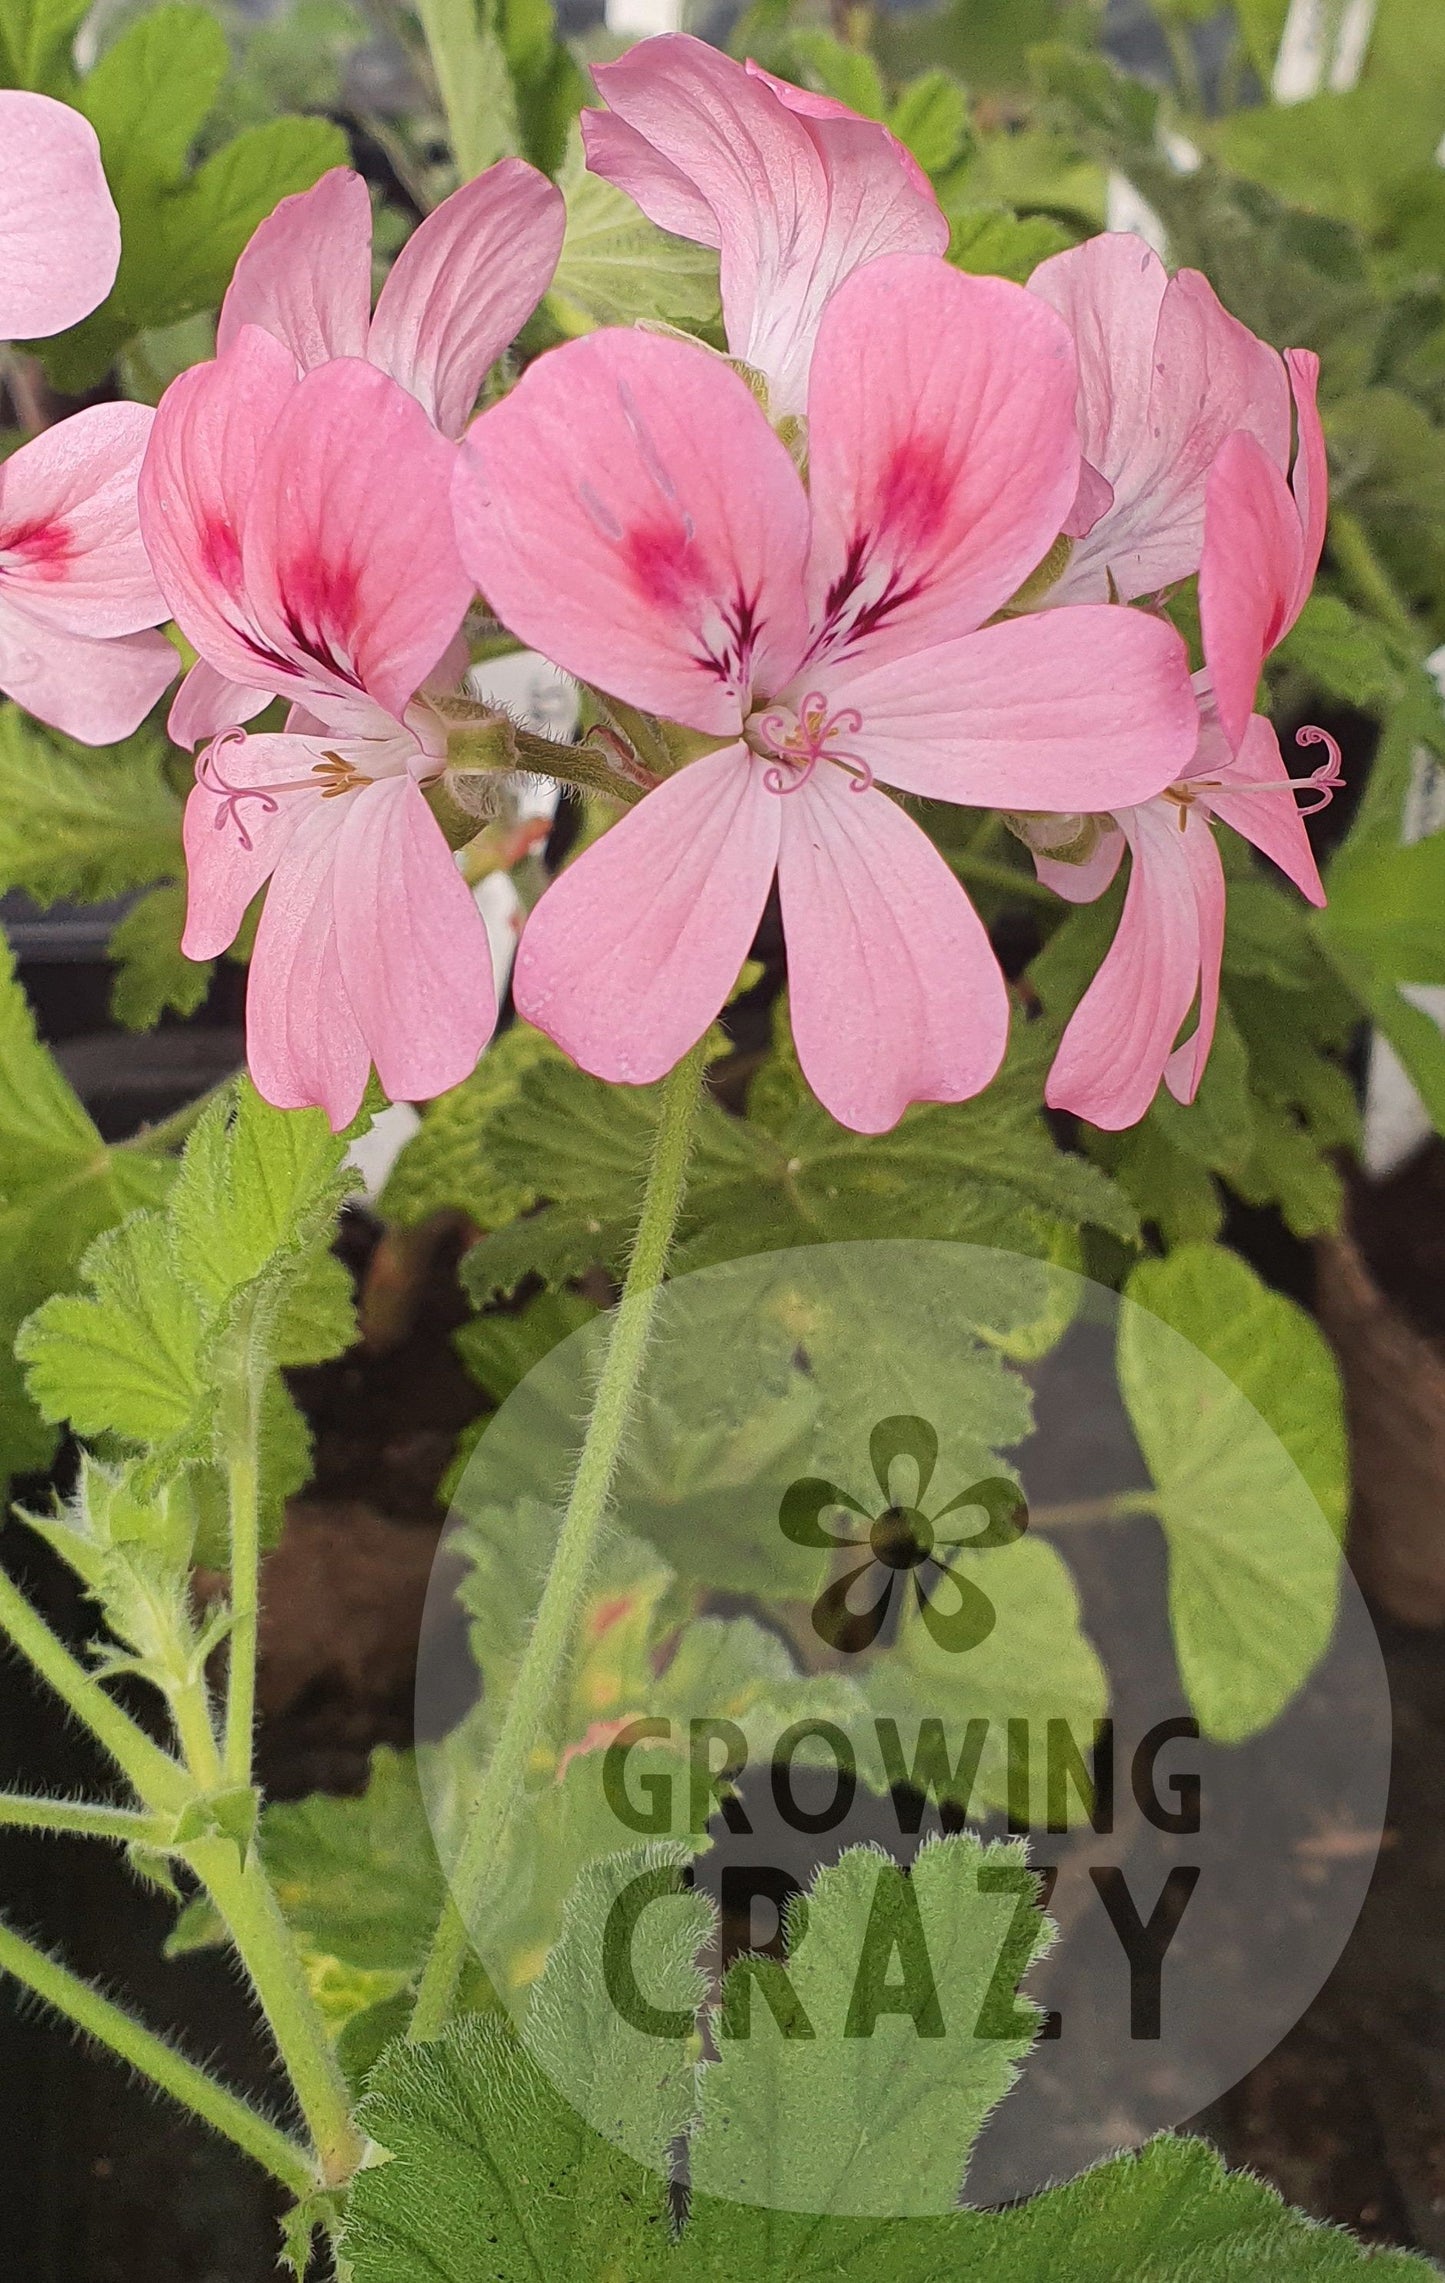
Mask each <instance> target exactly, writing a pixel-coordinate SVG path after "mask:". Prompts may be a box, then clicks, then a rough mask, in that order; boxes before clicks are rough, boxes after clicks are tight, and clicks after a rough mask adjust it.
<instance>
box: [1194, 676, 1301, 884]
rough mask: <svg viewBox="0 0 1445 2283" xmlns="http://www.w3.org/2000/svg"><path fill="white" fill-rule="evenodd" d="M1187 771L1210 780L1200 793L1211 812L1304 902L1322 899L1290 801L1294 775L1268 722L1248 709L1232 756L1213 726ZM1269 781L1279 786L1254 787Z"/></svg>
mask: <svg viewBox="0 0 1445 2283" xmlns="http://www.w3.org/2000/svg"><path fill="white" fill-rule="evenodd" d="M1190 774H1191V776H1200V777H1204V778H1214V779H1216V780H1217V784H1216V786H1212V787H1211V788H1210V790H1209V791H1207V792H1206V793H1205V794H1204V796H1203V797H1204V799H1205V801H1206V802H1207V804H1208V806H1209V808H1210V809H1211V811H1212V812H1213V814H1214V815H1215V816H1217V817H1218V818H1219V819H1220V821H1221V823H1223V824H1227V825H1230V826H1232V827H1233V829H1234V830H1235V831H1236V832H1237V833H1240V834H1241V835H1242V836H1243V838H1244V839H1245V840H1248V841H1251V842H1252V843H1253V845H1254V846H1255V847H1256V848H1257V849H1258V850H1259V851H1260V853H1261V855H1264V856H1267V857H1268V858H1269V859H1270V861H1271V863H1274V864H1277V865H1278V866H1279V868H1280V870H1281V872H1283V874H1284V875H1285V878H1286V879H1287V880H1292V881H1293V882H1294V885H1295V886H1296V887H1297V888H1298V889H1299V891H1300V894H1301V895H1302V896H1305V897H1307V898H1308V900H1309V901H1310V903H1312V904H1323V903H1324V901H1325V891H1324V886H1323V883H1322V882H1321V880H1320V875H1319V868H1318V866H1317V865H1316V863H1315V859H1314V851H1313V850H1312V848H1311V847H1310V839H1309V834H1308V833H1307V832H1306V830H1305V822H1304V817H1303V815H1302V814H1301V812H1300V810H1299V809H1298V808H1297V807H1296V805H1295V795H1294V791H1293V783H1294V780H1293V779H1292V778H1291V776H1290V773H1289V771H1288V769H1287V768H1286V767H1285V763H1284V756H1283V754H1282V753H1281V752H1280V749H1279V739H1278V737H1277V736H1276V735H1275V730H1274V725H1273V723H1272V722H1269V721H1266V720H1265V718H1264V716H1263V714H1258V713H1256V714H1252V715H1251V716H1250V720H1249V726H1248V728H1247V729H1246V730H1245V733H1244V742H1243V744H1242V745H1241V746H1240V748H1239V753H1238V756H1237V757H1232V756H1231V754H1230V752H1229V748H1228V746H1227V745H1226V744H1225V741H1224V735H1223V732H1222V730H1220V729H1219V728H1218V727H1217V725H1216V726H1215V728H1214V733H1213V737H1212V738H1211V739H1206V737H1204V736H1201V739H1200V748H1199V753H1198V755H1197V757H1196V759H1195V761H1194V763H1193V766H1192V768H1191V770H1190ZM1231 778H1233V779H1237V780H1238V781H1239V787H1240V789H1238V790H1237V789H1236V788H1235V786H1234V785H1233V784H1231V782H1230V780H1231ZM1274 784H1277V785H1278V786H1279V791H1278V792H1277V793H1275V792H1270V791H1261V790H1260V789H1259V788H1260V787H1261V786H1269V785H1274Z"/></svg>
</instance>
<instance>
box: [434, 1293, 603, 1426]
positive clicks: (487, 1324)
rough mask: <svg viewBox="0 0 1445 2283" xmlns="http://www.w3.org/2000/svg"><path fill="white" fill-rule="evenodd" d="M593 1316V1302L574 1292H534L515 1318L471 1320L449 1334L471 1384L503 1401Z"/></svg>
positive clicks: (502, 1317)
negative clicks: (471, 1381) (526, 1305)
mask: <svg viewBox="0 0 1445 2283" xmlns="http://www.w3.org/2000/svg"><path fill="white" fill-rule="evenodd" d="M596 1314H597V1307H596V1303H595V1302H594V1301H591V1300H584V1299H583V1298H582V1296H581V1294H580V1293H576V1292H540V1293H538V1295H537V1298H536V1299H535V1300H534V1301H533V1302H532V1304H531V1306H530V1307H528V1308H524V1309H523V1310H522V1312H521V1314H520V1315H513V1314H506V1315H502V1314H494V1315H489V1316H477V1317H474V1318H473V1320H472V1322H471V1323H469V1324H463V1326H462V1328H461V1330H460V1331H459V1332H457V1333H455V1334H454V1335H453V1345H454V1346H455V1348H456V1351H457V1353H458V1355H459V1356H460V1357H461V1359H462V1362H463V1363H464V1364H465V1365H466V1367H467V1370H468V1371H469V1372H470V1373H471V1375H472V1377H473V1379H474V1380H475V1381H476V1382H477V1385H478V1386H479V1387H481V1388H483V1389H484V1390H485V1392H486V1393H487V1394H488V1395H489V1396H490V1397H491V1399H492V1401H493V1402H494V1403H505V1401H506V1399H507V1397H508V1396H509V1395H510V1394H511V1392H512V1390H513V1388H514V1387H516V1386H517V1385H518V1384H519V1382H520V1381H522V1380H524V1379H525V1378H526V1376H527V1374H528V1372H529V1371H530V1370H531V1369H532V1367H533V1365H534V1364H538V1363H540V1362H541V1360H542V1358H543V1356H545V1355H547V1354H548V1353H549V1352H550V1351H551V1350H552V1349H553V1348H555V1347H556V1346H557V1345H558V1343H559V1342H560V1341H562V1340H565V1339H567V1338H568V1337H569V1336H570V1334H571V1333H573V1332H575V1331H577V1330H578V1329H579V1328H580V1326H582V1325H583V1324H586V1323H589V1322H590V1321H591V1319H592V1318H593V1317H594V1316H595V1315H596Z"/></svg>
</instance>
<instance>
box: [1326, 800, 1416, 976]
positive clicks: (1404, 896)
mask: <svg viewBox="0 0 1445 2283" xmlns="http://www.w3.org/2000/svg"><path fill="white" fill-rule="evenodd" d="M1315 927H1316V930H1317V932H1318V934H1319V935H1320V936H1321V937H1322V938H1323V939H1324V940H1325V942H1326V943H1328V944H1329V945H1331V947H1332V948H1335V949H1337V950H1338V951H1339V952H1341V953H1342V954H1343V955H1344V957H1345V958H1346V959H1347V960H1350V961H1359V962H1360V963H1362V964H1365V965H1368V967H1369V969H1370V971H1371V973H1372V974H1373V975H1374V977H1375V978H1376V979H1377V980H1378V981H1380V982H1386V983H1442V982H1445V832H1435V833H1432V834H1431V835H1430V837H1429V839H1428V840H1417V841H1416V842H1414V844H1413V845H1412V846H1410V847H1408V848H1402V847H1396V848H1378V849H1374V850H1371V851H1369V852H1368V853H1366V852H1362V853H1361V854H1360V855H1359V856H1358V857H1356V858H1355V859H1354V860H1353V861H1352V862H1351V864H1350V865H1349V868H1348V870H1346V871H1343V872H1341V873H1340V874H1339V875H1338V876H1337V877H1333V878H1332V880H1331V895H1330V900H1329V903H1328V904H1327V905H1326V907H1325V909H1324V910H1323V911H1322V912H1321V913H1320V914H1319V916H1318V918H1317V919H1316V921H1315Z"/></svg>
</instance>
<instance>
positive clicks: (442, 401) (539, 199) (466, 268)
mask: <svg viewBox="0 0 1445 2283" xmlns="http://www.w3.org/2000/svg"><path fill="white" fill-rule="evenodd" d="M566 221H567V214H566V208H565V207H564V205H563V203H562V194H561V192H560V191H559V190H558V189H557V188H556V186H555V185H554V184H553V183H550V182H548V180H547V178H546V176H545V175H541V174H538V172H537V170H536V168H535V167H530V166H528V165H527V164H526V163H525V161H524V160H522V159H503V160H501V162H500V163H499V164H498V165H497V166H494V167H489V168H488V169H487V171H486V173H485V174H481V175H478V176H477V178H476V180H475V181H474V182H468V183H464V184H463V185H462V188H461V189H460V190H455V191H453V192H452V195H451V197H450V198H448V199H445V200H443V202H442V204H441V205H440V206H439V207H438V208H437V210H436V212H435V213H434V214H429V215H428V216H427V218H426V220H425V221H424V222H423V223H422V224H421V226H420V228H419V229H417V230H415V231H414V232H413V233H412V235H411V237H410V238H408V240H407V242H406V244H405V245H404V246H403V247H402V249H401V252H400V253H399V254H398V255H397V258H396V262H395V264H394V266H393V268H392V271H391V275H390V276H389V277H388V279H387V281H386V283H385V285H384V286H383V287H382V289H381V298H380V300H379V301H378V302H377V305H376V315H375V317H374V318H373V319H372V323H371V337H370V341H369V343H368V346H367V352H366V353H367V355H368V356H369V357H370V359H371V361H372V363H373V364H374V365H380V367H381V369H382V371H383V372H386V373H390V374H391V376H392V378H393V379H394V380H398V381H400V383H401V385H402V387H403V388H406V389H410V391H411V393H412V395H413V396H414V397H416V398H417V399H418V401H419V402H420V403H421V404H422V405H424V406H425V408H426V410H427V411H428V412H429V413H430V414H431V417H432V419H433V420H434V421H435V422H436V424H437V426H438V428H440V430H441V432H442V434H443V435H444V436H452V437H456V436H460V435H461V433H462V430H463V429H464V428H465V426H466V424H467V421H468V419H469V418H470V417H471V412H472V407H473V405H474V404H475V403H476V401H477V392H478V390H479V389H480V387H481V385H482V382H483V380H484V379H485V378H486V375H487V371H488V368H489V367H490V366H491V365H493V364H495V362H496V360H497V358H498V357H499V356H500V355H501V353H502V351H503V350H504V349H505V348H506V347H507V345H508V343H509V342H511V341H512V340H514V339H515V337H516V335H517V334H518V333H520V332H521V330H522V327H523V326H524V325H525V324H526V322H527V319H528V318H529V317H530V316H531V314H532V311H533V310H534V309H535V308H536V306H537V304H538V302H539V301H540V300H541V298H542V296H543V294H544V293H545V292H546V290H547V288H548V286H549V285H550V284H551V282H552V272H553V271H554V270H555V268H556V267H557V256H558V255H559V254H560V253H561V251H562V232H563V230H564V229H565V227H566Z"/></svg>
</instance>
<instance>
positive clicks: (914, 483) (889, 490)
mask: <svg viewBox="0 0 1445 2283" xmlns="http://www.w3.org/2000/svg"><path fill="white" fill-rule="evenodd" d="M953 486H954V474H953V471H952V469H950V468H948V467H946V466H945V465H944V461H943V458H942V455H941V454H940V452H939V450H938V448H937V446H936V445H935V444H932V443H930V442H929V441H928V440H927V439H926V438H925V437H922V436H905V437H904V439H903V441H902V443H901V444H900V445H899V446H898V448H897V450H896V451H895V452H894V453H893V456H892V458H891V459H890V460H889V462H888V465H887V468H886V469H885V470H884V472H883V475H882V478H881V480H880V482H879V485H878V492H877V506H876V513H877V517H878V524H879V528H880V530H886V531H887V532H889V533H890V535H894V536H896V537H897V539H898V540H899V542H900V549H899V551H900V553H905V552H908V551H910V550H912V549H916V548H919V547H922V546H923V545H924V544H926V542H927V541H928V540H929V539H931V538H932V537H933V536H934V534H935V533H936V532H937V531H938V530H939V528H940V526H941V525H942V523H943V520H944V516H945V514H946V511H947V508H948V502H949V497H950V495H951V493H952V491H953Z"/></svg>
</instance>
